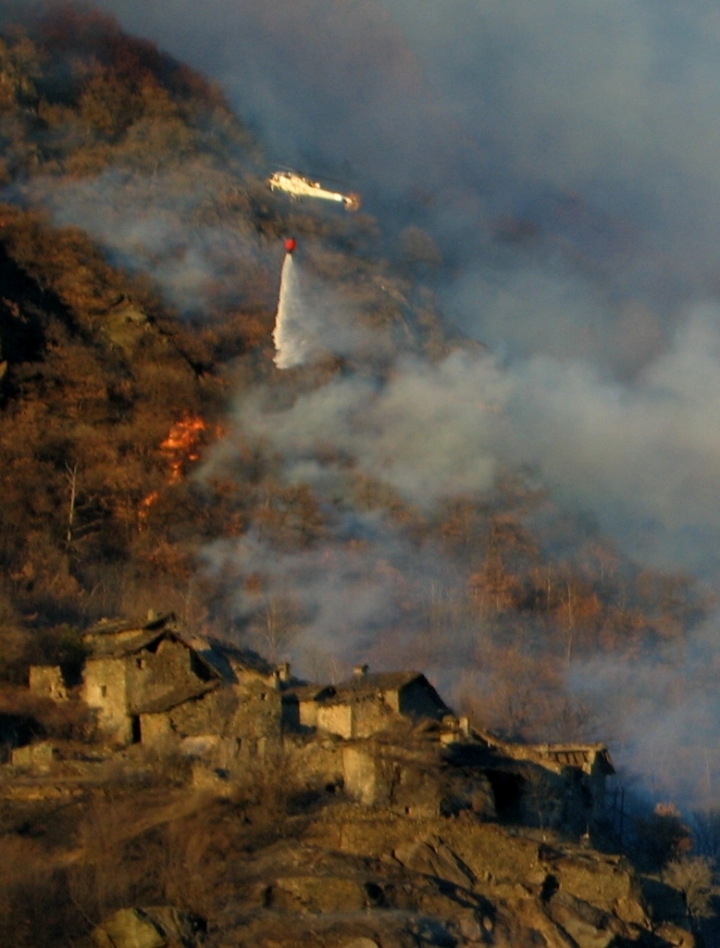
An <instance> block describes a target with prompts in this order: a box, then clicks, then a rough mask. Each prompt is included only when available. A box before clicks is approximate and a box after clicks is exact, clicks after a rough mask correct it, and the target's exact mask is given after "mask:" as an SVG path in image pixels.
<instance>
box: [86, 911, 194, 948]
mask: <svg viewBox="0 0 720 948" xmlns="http://www.w3.org/2000/svg"><path fill="white" fill-rule="evenodd" d="M204 929H205V925H204V922H203V921H202V920H201V919H199V918H198V917H197V916H194V915H191V914H189V913H187V912H179V911H178V910H177V909H176V908H173V907H172V906H165V905H162V906H155V907H153V908H146V909H141V908H126V909H120V910H119V911H117V912H115V913H114V914H113V915H111V916H110V917H109V918H106V919H105V921H103V922H102V924H100V925H99V926H98V927H97V928H96V929H95V930H94V932H93V941H94V942H95V944H96V945H97V946H98V948H167V946H171V945H172V946H173V948H195V946H196V945H198V944H200V941H201V940H202V935H203V932H204Z"/></svg>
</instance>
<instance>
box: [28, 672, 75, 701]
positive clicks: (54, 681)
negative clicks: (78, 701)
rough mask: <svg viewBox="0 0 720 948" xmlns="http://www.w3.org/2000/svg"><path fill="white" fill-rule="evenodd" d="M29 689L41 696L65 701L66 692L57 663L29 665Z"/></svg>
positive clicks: (66, 697)
mask: <svg viewBox="0 0 720 948" xmlns="http://www.w3.org/2000/svg"><path fill="white" fill-rule="evenodd" d="M28 687H29V688H30V691H31V692H32V693H33V694H35V695H38V696H39V697H41V698H50V699H52V700H53V701H67V700H68V692H67V687H66V685H65V679H64V678H63V673H62V669H61V668H60V666H59V665H31V666H30V673H29V676H28Z"/></svg>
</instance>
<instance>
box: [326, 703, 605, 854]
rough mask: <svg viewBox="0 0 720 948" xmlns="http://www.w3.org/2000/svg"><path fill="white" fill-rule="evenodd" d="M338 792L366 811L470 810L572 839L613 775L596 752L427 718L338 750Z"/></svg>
mask: <svg viewBox="0 0 720 948" xmlns="http://www.w3.org/2000/svg"><path fill="white" fill-rule="evenodd" d="M342 754H343V779H344V785H345V790H346V792H347V793H348V794H349V795H350V796H351V797H353V798H354V799H355V800H357V801H358V802H360V803H363V804H365V805H366V806H383V807H390V808H391V809H394V810H396V811H397V812H400V813H404V814H407V815H410V816H413V815H417V816H439V815H445V816H449V815H453V814H456V813H459V812H461V811H463V810H465V811H471V812H472V813H474V814H475V816H476V817H478V818H480V819H482V820H499V821H501V822H507V823H521V824H525V825H530V826H538V827H543V828H553V829H560V830H563V831H566V832H571V833H574V834H577V835H581V834H583V833H586V832H588V831H589V830H592V829H595V828H597V827H598V826H599V825H600V824H601V823H602V822H603V819H604V816H605V779H606V777H607V776H609V775H611V774H613V773H614V770H613V767H612V762H611V760H610V755H609V753H608V751H607V748H606V747H604V746H603V745H596V744H593V745H582V744H577V745H568V744H564V745H534V746H533V745H527V746H525V745H516V744H505V743H503V742H500V741H495V740H494V739H493V738H491V737H490V736H489V735H484V734H482V733H479V732H476V731H473V730H471V729H468V728H465V727H462V726H461V725H460V722H457V721H453V720H452V719H449V718H445V720H443V721H442V722H439V723H438V722H432V721H428V720H427V719H426V720H425V721H423V722H419V723H418V724H416V725H415V726H410V729H409V730H406V731H404V732H403V731H402V730H401V729H399V728H398V727H395V729H392V728H391V729H388V730H386V731H385V732H382V733H378V734H375V735H374V736H373V737H370V738H366V739H364V740H348V741H346V742H344V745H343V751H342Z"/></svg>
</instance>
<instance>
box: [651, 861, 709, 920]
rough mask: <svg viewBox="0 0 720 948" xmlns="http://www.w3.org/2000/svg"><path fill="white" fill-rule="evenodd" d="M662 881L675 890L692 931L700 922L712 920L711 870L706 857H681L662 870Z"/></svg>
mask: <svg viewBox="0 0 720 948" xmlns="http://www.w3.org/2000/svg"><path fill="white" fill-rule="evenodd" d="M662 877H663V881H664V882H666V883H667V884H668V885H671V886H672V887H673V888H674V889H677V890H678V891H679V892H680V893H681V895H682V897H683V902H684V903H685V910H686V912H687V917H688V919H689V921H690V923H691V925H692V926H693V928H694V929H697V927H698V925H699V923H700V920H701V919H703V918H712V916H713V915H714V912H713V911H712V909H711V907H710V900H711V898H712V882H713V870H712V863H711V861H710V860H709V859H708V858H707V856H681V857H680V858H679V859H673V860H672V861H671V862H669V863H668V864H667V866H666V867H665V868H664V869H663V873H662Z"/></svg>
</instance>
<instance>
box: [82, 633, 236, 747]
mask: <svg viewBox="0 0 720 948" xmlns="http://www.w3.org/2000/svg"><path fill="white" fill-rule="evenodd" d="M83 643H84V645H85V647H86V648H87V649H88V653H89V654H88V657H87V659H86V661H85V668H84V671H83V683H82V697H83V699H84V701H85V703H86V704H87V706H88V707H89V708H90V709H91V710H93V711H95V714H96V722H97V729H98V733H99V735H100V736H101V737H102V739H104V740H105V741H107V742H109V743H113V744H130V743H136V742H139V741H141V740H142V731H141V723H142V717H143V716H145V715H148V714H153V713H161V712H166V711H168V710H170V709H171V708H174V707H177V705H179V704H181V703H182V702H184V701H188V700H190V699H192V698H198V697H200V696H201V695H204V694H205V693H206V692H208V691H210V690H212V689H214V688H217V687H218V686H219V685H220V684H221V682H222V676H221V675H220V673H219V672H218V671H217V670H216V669H215V668H213V666H212V665H210V664H209V662H207V661H206V660H205V659H203V658H202V656H200V655H199V654H198V653H197V652H196V651H195V650H194V649H193V648H191V647H190V646H189V645H188V644H187V643H186V642H185V641H184V640H183V639H182V638H181V637H180V635H179V631H178V629H177V625H176V622H175V618H174V616H161V617H159V618H150V619H148V621H147V622H145V623H137V622H106V621H105V622H100V623H98V624H97V625H96V626H93V627H92V628H91V629H89V630H88V631H87V632H86V633H85V635H84V636H83Z"/></svg>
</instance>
